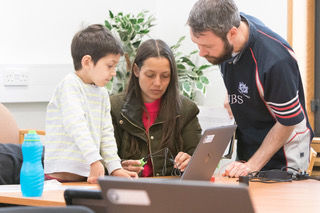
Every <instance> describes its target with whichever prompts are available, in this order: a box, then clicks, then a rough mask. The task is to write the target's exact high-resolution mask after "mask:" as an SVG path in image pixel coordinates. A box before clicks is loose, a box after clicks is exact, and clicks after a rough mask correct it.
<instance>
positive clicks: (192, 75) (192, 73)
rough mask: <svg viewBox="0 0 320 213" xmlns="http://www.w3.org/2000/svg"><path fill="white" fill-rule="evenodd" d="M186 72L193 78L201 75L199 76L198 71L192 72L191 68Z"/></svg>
mask: <svg viewBox="0 0 320 213" xmlns="http://www.w3.org/2000/svg"><path fill="white" fill-rule="evenodd" d="M186 74H187V75H188V76H189V77H192V78H198V77H199V76H198V75H197V73H195V72H192V71H190V70H188V71H187V72H186Z"/></svg>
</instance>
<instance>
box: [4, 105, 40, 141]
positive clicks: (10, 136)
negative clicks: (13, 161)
mask: <svg viewBox="0 0 320 213" xmlns="http://www.w3.org/2000/svg"><path fill="white" fill-rule="evenodd" d="M0 118H1V120H0V143H14V144H22V143H23V140H24V136H25V134H27V133H28V131H29V129H19V128H18V125H17V123H16V120H15V119H14V117H13V115H12V114H11V112H10V111H9V110H8V109H7V108H6V107H5V106H4V105H3V104H1V103H0ZM36 132H37V133H38V135H45V131H44V130H36Z"/></svg>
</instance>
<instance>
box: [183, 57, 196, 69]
mask: <svg viewBox="0 0 320 213" xmlns="http://www.w3.org/2000/svg"><path fill="white" fill-rule="evenodd" d="M181 58H182V61H183V62H185V63H187V64H188V65H189V66H192V67H196V65H194V63H192V61H190V59H189V58H187V57H181Z"/></svg>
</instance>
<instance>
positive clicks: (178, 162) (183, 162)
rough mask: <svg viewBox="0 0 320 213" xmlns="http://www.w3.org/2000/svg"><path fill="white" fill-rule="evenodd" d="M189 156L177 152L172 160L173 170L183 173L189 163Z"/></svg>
mask: <svg viewBox="0 0 320 213" xmlns="http://www.w3.org/2000/svg"><path fill="white" fill-rule="evenodd" d="M190 158H191V156H190V155H189V154H187V153H185V152H179V153H178V154H177V156H176V158H175V159H174V161H175V165H174V167H175V168H178V169H180V171H181V172H184V170H185V169H186V167H187V165H188V163H189V161H190Z"/></svg>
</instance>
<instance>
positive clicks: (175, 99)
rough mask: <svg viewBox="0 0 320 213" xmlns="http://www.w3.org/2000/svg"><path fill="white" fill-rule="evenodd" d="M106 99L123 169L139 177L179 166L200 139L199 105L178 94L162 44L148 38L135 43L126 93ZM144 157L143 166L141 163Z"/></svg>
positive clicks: (174, 70)
mask: <svg viewBox="0 0 320 213" xmlns="http://www.w3.org/2000/svg"><path fill="white" fill-rule="evenodd" d="M110 101H111V115H112V119H113V125H114V131H115V138H116V141H117V145H118V154H119V156H120V158H121V159H123V161H122V166H123V168H124V169H127V170H129V171H135V172H137V173H138V174H139V175H140V176H144V177H149V176H163V175H166V176H168V175H173V172H174V171H176V170H175V169H174V168H177V169H179V170H178V171H182V172H183V171H184V170H185V168H186V166H187V164H188V162H189V160H190V158H191V155H192V153H193V152H194V150H195V148H196V146H197V144H198V142H199V139H200V137H201V127H200V124H199V122H198V118H197V114H198V113H199V109H198V107H197V106H196V104H195V103H194V102H193V101H191V100H189V99H188V98H186V97H184V96H182V95H179V90H178V75H177V68H176V63H175V59H174V56H173V53H172V51H171V49H170V47H169V46H168V45H167V44H166V43H165V42H163V41H162V40H154V39H150V40H147V41H145V42H144V43H142V44H141V46H140V47H139V49H138V51H137V54H136V58H135V60H134V63H133V66H132V70H131V77H130V81H129V84H128V87H127V89H126V92H125V93H120V94H117V95H114V96H111V97H110ZM168 150H169V151H168ZM171 154H172V155H171ZM173 156H174V157H173ZM144 157H146V158H145V159H144V160H145V161H147V164H146V165H145V166H144V167H142V166H143V164H141V162H140V159H141V158H144ZM124 159H125V160H124ZM130 159H134V160H130ZM141 171H142V172H141ZM140 172H141V173H140Z"/></svg>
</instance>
